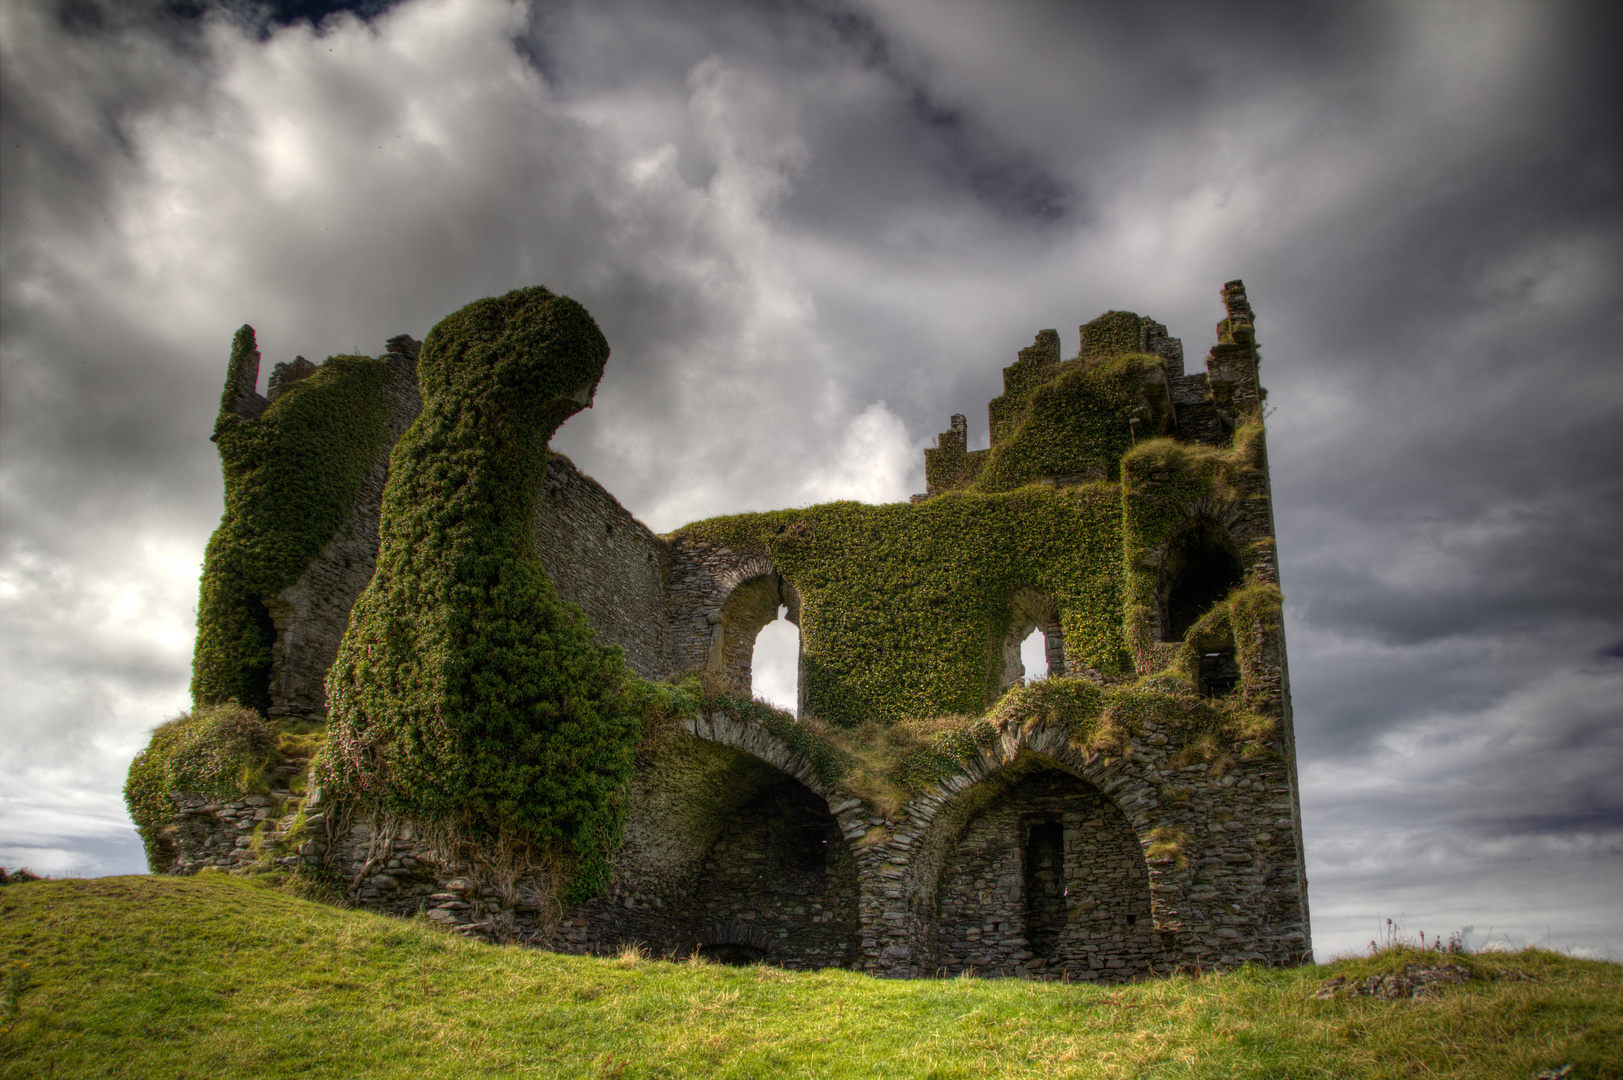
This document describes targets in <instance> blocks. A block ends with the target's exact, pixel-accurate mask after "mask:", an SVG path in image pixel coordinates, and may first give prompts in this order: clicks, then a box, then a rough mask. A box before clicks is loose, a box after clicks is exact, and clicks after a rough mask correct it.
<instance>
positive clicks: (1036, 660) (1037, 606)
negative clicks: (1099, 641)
mask: <svg viewBox="0 0 1623 1080" xmlns="http://www.w3.org/2000/svg"><path fill="white" fill-rule="evenodd" d="M1063 674H1065V632H1064V631H1063V630H1061V629H1060V625H1059V606H1058V605H1057V604H1055V603H1054V600H1053V598H1052V597H1050V596H1048V595H1047V594H1045V593H1040V592H1038V591H1037V590H1035V589H1028V588H1019V589H1016V590H1015V591H1014V594H1013V595H1012V596H1010V597H1009V630H1008V633H1007V634H1005V635H1004V638H1003V671H1002V673H1001V677H1000V679H999V680H998V687H999V691H1000V692H1001V691H1003V690H1007V689H1008V688H1009V687H1011V686H1014V685H1016V684H1017V683H1021V682H1030V681H1032V680H1033V679H1045V678H1047V677H1049V676H1050V675H1063Z"/></svg>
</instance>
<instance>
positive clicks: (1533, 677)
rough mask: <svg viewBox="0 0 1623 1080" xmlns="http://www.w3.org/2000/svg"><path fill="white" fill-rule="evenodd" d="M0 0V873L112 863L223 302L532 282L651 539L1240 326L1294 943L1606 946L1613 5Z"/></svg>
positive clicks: (160, 657) (122, 868) (1616, 856)
mask: <svg viewBox="0 0 1623 1080" xmlns="http://www.w3.org/2000/svg"><path fill="white" fill-rule="evenodd" d="M331 7H332V6H331V5H323V4H309V3H304V4H299V3H283V4H281V5H275V4H271V5H249V4H220V3H208V2H206V0H195V2H194V0H170V2H168V3H151V2H148V3H144V4H143V3H131V2H118V3H114V2H112V0H61V2H60V3H54V4H53V3H50V2H47V0H15V2H11V0H8V2H7V3H5V4H4V5H3V6H0V50H3V52H0V77H3V79H4V84H3V88H0V89H3V97H0V125H3V136H4V139H3V146H0V155H3V156H0V225H3V237H0V358H3V369H0V372H3V374H0V378H3V382H0V603H3V627H0V679H3V683H0V709H3V712H0V862H3V863H5V864H6V865H8V866H16V865H19V864H22V865H28V866H30V867H32V868H33V869H34V870H36V871H39V872H43V873H51V874H79V875H91V874H108V873H124V872H135V871H139V870H141V869H143V863H142V859H141V854H140V846H139V843H138V842H137V840H136V837H135V835H134V831H133V829H132V827H131V826H130V824H129V821H128V818H127V817H126V815H125V812H124V808H123V804H122V800H121V797H120V787H121V785H122V782H123V777H124V772H125V769H126V767H127V765H128V762H129V759H130V757H131V756H132V755H133V754H134V753H135V751H136V750H137V749H138V748H139V747H140V746H141V745H143V743H144V741H145V738H146V733H147V731H148V730H149V729H150V728H151V727H152V726H153V725H155V724H157V723H159V722H161V721H162V720H164V719H166V718H168V717H170V716H172V715H174V714H175V713H176V712H177V711H179V710H180V709H182V708H184V707H185V705H186V704H187V698H186V686H187V680H188V674H189V663H190V651H191V641H192V635H193V629H194V620H195V610H196V609H195V604H196V588H197V577H198V571H199V567H200V563H201V559H202V552H203V545H204V543H205V542H206V540H207V538H208V535H209V533H210V531H211V530H212V529H213V527H214V525H215V524H216V523H217V521H218V519H219V514H220V509H221V484H220V476H219V466H218V459H217V458H216V456H215V452H214V448H213V446H212V445H211V444H210V442H209V440H208V435H209V432H210V430H211V428H212V424H213V419H214V413H215V409H216V403H217V401H218V395H219V391H220V386H221V383H222V380H223V378H224V373H225V361H226V356H227V351H228V348H229V345H230V341H231V335H232V332H233V331H234V330H235V329H236V328H237V327H238V326H239V325H241V324H242V323H244V322H247V323H251V324H252V325H253V326H254V327H255V328H256V330H257V331H258V334H259V342H260V346H261V349H262V350H263V352H264V354H265V368H264V372H263V373H262V374H268V372H269V368H270V365H271V364H272V363H274V362H275V361H278V360H286V359H291V358H292V357H293V356H294V355H295V354H303V355H305V356H308V357H310V358H312V359H316V360H319V359H320V358H322V357H324V356H327V355H329V354H333V353H342V352H355V351H361V352H367V353H377V352H379V351H381V350H382V348H383V343H384V341H385V339H386V338H388V337H389V336H391V335H393V334H396V333H400V332H408V333H410V334H412V335H414V336H416V337H419V338H420V337H422V336H423V335H424V334H425V333H426V332H427V330H428V329H429V327H430V326H432V325H433V323H434V322H435V321H437V320H438V319H439V318H440V317H442V316H443V315H445V314H447V313H449V312H451V311H453V310H455V309H456V308H458V307H460V306H461V305H463V304H465V303H467V302H468V301H470V300H473V299H476V298H478V297H481V296H486V295H491V294H496V293H501V292H505V291H507V290H509V289H512V288H515V287H519V286H523V285H531V284H545V285H547V286H548V287H550V288H552V289H554V290H555V291H559V292H563V293H567V294H568V295H570V296H573V297H575V298H576V299H578V300H580V301H581V302H583V303H584V304H585V305H586V306H587V307H588V309H589V310H590V311H591V312H592V314H593V315H594V316H595V317H596V319H597V321H598V323H599V325H600V326H601V327H602V328H603V330H604V333H605V334H606V335H607V337H608V339H609V342H610V344H611V346H612V349H613V355H612V357H611V359H610V361H609V368H608V372H607V374H606V375H605V377H604V379H603V383H602V385H601V388H600V390H599V393H598V396H597V401H596V405H595V408H593V409H592V410H591V411H589V412H586V413H583V414H581V415H580V416H578V417H576V418H575V419H573V420H571V421H570V422H569V423H568V424H567V425H566V426H565V427H564V429H563V430H562V431H561V432H560V434H559V436H558V438H557V440H556V442H555V445H556V446H557V447H558V448H559V449H561V450H563V451H564V452H565V453H567V454H569V455H571V456H572V457H573V458H574V460H575V461H576V462H577V463H578V464H579V465H580V466H581V467H582V468H583V469H584V470H585V471H587V472H588V473H590V474H591V475H593V476H595V477H596V478H597V479H598V480H599V481H601V482H602V483H603V484H605V485H606V486H607V487H608V488H609V490H611V491H612V492H614V493H615V494H616V495H617V496H618V497H619V498H620V499H621V501H622V502H623V503H625V505H626V506H627V507H628V508H629V509H631V510H632V511H633V512H634V513H636V514H637V515H638V516H639V517H641V518H642V520H644V521H645V522H647V523H648V524H649V525H650V526H651V527H653V528H654V529H656V530H661V531H663V530H668V529H670V528H673V527H675V526H677V525H680V524H682V523H683V522H686V521H689V520H693V519H696V518H700V517H705V516H708V515H712V514H717V513H726V512H733V511H741V510H754V509H767V508H772V507H780V506H792V505H804V504H808V503H812V502H819V501H825V500H828V499H833V498H856V499H862V500H867V501H875V502H879V501H894V500H899V499H904V498H906V497H907V495H908V494H910V493H911V492H915V491H921V490H923V475H922V455H921V453H920V452H921V450H922V449H923V448H924V447H925V446H928V445H933V440H934V436H935V434H936V433H937V432H940V431H942V430H943V429H945V427H946V426H947V418H948V416H949V414H951V413H954V412H963V413H966V414H968V416H969V423H970V439H971V443H970V445H971V447H972V448H975V447H980V446H985V445H986V442H987V437H988V436H987V430H986V412H985V405H986V402H987V400H988V399H989V398H991V397H993V396H994V395H996V394H997V393H998V392H999V390H1000V379H999V372H1000V369H1001V368H1002V367H1003V366H1005V365H1007V364H1009V363H1011V362H1012V361H1013V360H1014V357H1015V352H1016V350H1018V349H1019V348H1021V347H1023V346H1025V345H1027V344H1029V343H1030V342H1031V339H1032V336H1033V335H1034V334H1035V333H1036V332H1037V331H1038V330H1041V329H1043V328H1046V327H1057V328H1058V329H1059V330H1060V333H1061V337H1062V341H1064V342H1065V344H1066V346H1067V348H1073V349H1074V347H1075V342H1076V327H1077V326H1078V324H1080V323H1082V322H1085V321H1087V320H1088V319H1091V318H1092V317H1094V316H1096V315H1098V314H1100V313H1101V312H1104V311H1106V310H1109V309H1129V310H1133V311H1137V312H1140V313H1142V314H1148V315H1151V316H1153V317H1155V318H1157V319H1159V320H1161V321H1162V322H1165V323H1167V324H1168V326H1169V328H1170V329H1171V331H1172V333H1174V334H1175V335H1179V336H1181V337H1182V338H1183V339H1184V344H1185V350H1186V354H1187V355H1189V357H1190V359H1191V362H1192V363H1196V364H1198V360H1199V357H1200V356H1202V355H1203V354H1204V352H1205V349H1206V347H1207V346H1209V345H1210V344H1211V343H1212V342H1213V341H1214V340H1215V337H1214V332H1213V329H1212V328H1213V326H1214V324H1215V323H1216V321H1217V320H1218V318H1219V317H1220V316H1221V314H1222V310H1221V306H1220V304H1219V300H1218V290H1219V288H1220V286H1221V285H1222V284H1223V282H1225V281H1227V280H1229V279H1232V278H1242V279H1244V281H1245V283H1246V285H1247V287H1248V290H1249V293H1250V297H1251V301H1252V304H1253V306H1254V307H1255V309H1256V311H1257V317H1258V323H1257V326H1258V338H1259V341H1260V343H1261V349H1262V355H1263V369H1262V374H1263V380H1264V382H1265V384H1266V385H1267V386H1268V388H1269V390H1270V397H1269V403H1270V405H1271V406H1272V412H1271V413H1270V415H1269V417H1268V425H1269V445H1270V450H1271V455H1272V463H1273V485H1274V496H1275V502H1276V517H1277V521H1278V527H1279V552H1280V560H1281V566H1282V571H1281V572H1282V577H1283V584H1284V589H1285V596H1286V623H1287V640H1288V644H1289V650H1290V662H1291V678H1292V687H1293V692H1294V700H1295V708H1296V732H1297V742H1298V747H1299V755H1300V756H1299V771H1300V778H1301V785H1302V807H1303V813H1304V819H1305V820H1304V827H1305V830H1306V836H1307V859H1308V873H1309V879H1310V901H1311V906H1312V916H1313V928H1314V938H1315V944H1316V946H1317V950H1318V954H1319V956H1320V958H1321V959H1322V958H1325V957H1328V956H1330V955H1334V954H1335V953H1338V952H1342V951H1346V950H1350V949H1356V948H1359V947H1361V946H1363V945H1364V944H1365V943H1366V942H1367V941H1368V940H1369V939H1370V938H1371V937H1374V936H1376V934H1377V931H1378V928H1379V927H1380V926H1381V925H1382V924H1381V921H1380V920H1382V919H1384V918H1387V917H1390V918H1393V919H1396V920H1399V922H1400V923H1401V924H1402V926H1403V927H1404V928H1405V929H1406V930H1408V931H1410V932H1411V933H1413V932H1416V931H1420V930H1424V931H1425V932H1426V933H1427V934H1428V935H1431V934H1441V935H1443V936H1444V937H1446V936H1447V935H1448V934H1449V933H1450V932H1452V931H1460V930H1468V931H1469V940H1470V941H1471V942H1472V943H1474V944H1477V945H1481V944H1484V943H1486V942H1489V941H1492V942H1494V943H1506V944H1512V945H1518V944H1522V943H1526V942H1535V943H1539V944H1545V943H1548V944H1550V945H1551V946H1553V947H1556V948H1561V949H1573V950H1578V951H1581V952H1584V953H1586V954H1592V955H1602V956H1607V955H1609V956H1612V957H1614V958H1618V957H1623V903H1620V902H1619V901H1618V899H1617V897H1618V896H1623V542H1620V539H1619V535H1618V533H1619V526H1620V524H1623V479H1620V466H1623V355H1620V347H1619V341H1620V340H1623V303H1620V300H1623V197H1620V196H1623V115H1620V112H1623V110H1620V109H1619V104H1618V103H1619V102H1623V77H1620V74H1619V73H1620V70H1623V65H1618V64H1617V62H1616V61H1617V57H1618V55H1619V53H1620V48H1619V47H1620V45H1623V33H1620V31H1623V20H1620V17H1619V11H1620V10H1623V9H1619V8H1618V7H1617V6H1616V5H1606V4H1584V3H1559V2H1553V0H1536V2H1528V3H1497V2H1492V0H1470V2H1459V3H1441V2H1438V3H1427V2H1418V0H1414V2H1403V3H1396V2H1393V3H1354V2H1334V3H1321V4H1312V3H1219V2H1204V0H1203V2H1190V3H1135V4H1126V3H1094V4H1089V3H1079V2H1059V3H1035V2H1029V3H1016V2H1012V0H999V2H997V3H957V2H949V0H928V2H926V0H775V2H767V3H762V2H757V0H738V2H736V3H733V2H727V0H703V2H698V0H686V2H684V0H676V2H669V0H661V2H654V0H641V2H638V0H591V2H582V3H579V4H571V3H568V2H556V3H552V2H543V0H537V2H535V3H533V4H530V5H528V6H526V5H523V4H510V3H506V2H503V0H405V2H402V3H398V4H394V5H389V4H386V3H379V2H371V3H364V4H359V5H352V7H353V10H351V11H342V10H339V11H333V10H331Z"/></svg>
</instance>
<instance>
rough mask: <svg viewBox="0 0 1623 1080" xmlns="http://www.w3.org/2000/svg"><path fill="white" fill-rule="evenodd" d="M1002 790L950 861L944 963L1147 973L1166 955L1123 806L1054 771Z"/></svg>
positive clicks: (942, 887) (1049, 974)
mask: <svg viewBox="0 0 1623 1080" xmlns="http://www.w3.org/2000/svg"><path fill="white" fill-rule="evenodd" d="M989 782H992V781H989ZM1005 783H1006V785H1007V786H1006V787H1005V788H1004V790H1003V791H1002V792H1000V793H998V794H995V795H993V796H992V797H991V798H990V799H989V800H988V802H987V803H986V805H985V808H984V809H982V810H981V812H980V813H979V814H977V815H976V816H974V817H973V818H971V819H970V820H969V822H968V824H967V825H966V826H965V827H964V829H963V831H962V833H961V834H960V835H959V836H958V838H957V840H956V842H955V843H954V844H953V845H952V847H951V849H950V851H949V852H948V854H947V855H946V858H945V861H944V863H943V867H942V872H941V878H940V884H939V886H938V889H937V893H936V896H937V905H938V918H937V923H936V943H937V946H936V947H937V965H938V967H939V968H940V969H941V970H942V972H943V973H944V974H947V975H956V974H959V973H961V972H965V971H971V970H972V971H974V972H975V973H977V974H986V975H1029V976H1032V977H1035V978H1040V979H1050V978H1052V979H1058V978H1066V979H1070V980H1073V981H1076V980H1082V981H1104V982H1120V981H1123V980H1125V979H1130V978H1132V977H1134V976H1136V975H1139V974H1142V973H1145V972H1147V971H1149V970H1150V965H1151V964H1152V963H1154V962H1155V961H1156V960H1158V959H1159V958H1160V953H1161V941H1160V937H1159V935H1158V934H1156V933H1155V930H1154V926H1153V922H1152V919H1151V906H1150V886H1149V869H1148V867H1147V866H1146V864H1145V862H1144V854H1143V850H1142V848H1141V847H1140V845H1139V841H1138V837H1137V835H1136V834H1135V833H1134V831H1133V828H1132V826H1131V825H1130V824H1129V823H1128V821H1127V819H1126V817H1125V816H1124V815H1123V814H1122V812H1121V810H1120V809H1119V808H1117V806H1116V804H1115V803H1114V802H1112V801H1111V800H1110V799H1109V798H1108V797H1107V796H1106V795H1105V794H1104V793H1103V792H1101V791H1099V789H1098V788H1096V787H1094V786H1093V785H1091V784H1089V783H1087V782H1086V781H1084V780H1080V779H1078V778H1076V777H1074V776H1072V775H1070V774H1069V773H1066V772H1061V771H1059V770H1057V769H1039V770H1036V771H1032V772H1027V773H1025V774H1024V775H1022V776H1020V777H1018V778H1016V779H1012V780H1009V781H1005Z"/></svg>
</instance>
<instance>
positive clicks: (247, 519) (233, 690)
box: [192, 326, 388, 712]
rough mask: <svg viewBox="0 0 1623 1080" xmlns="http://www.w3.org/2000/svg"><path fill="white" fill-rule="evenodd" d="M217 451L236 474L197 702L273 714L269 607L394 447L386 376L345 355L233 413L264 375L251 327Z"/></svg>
mask: <svg viewBox="0 0 1623 1080" xmlns="http://www.w3.org/2000/svg"><path fill="white" fill-rule="evenodd" d="M231 352H232V359H231V375H230V378H229V379H228V380H227V383H226V392H225V396H224V400H223V401H222V403H221V411H220V415H219V419H218V421H217V422H216V424H215V432H214V441H215V442H216V443H217V444H218V445H219V449H220V461H221V465H222V469H223V471H224V474H225V514H224V516H223V517H222V518H221V519H220V526H219V528H218V529H216V530H215V532H214V535H213V536H212V537H211V538H210V539H209V543H208V548H207V549H206V551H205V553H204V556H203V579H202V586H201V589H200V592H199V597H198V611H197V645H196V650H195V652H194V653H193V658H192V701H193V703H194V704H195V705H197V706H205V705H213V704H218V703H221V702H225V701H237V702H240V703H242V704H243V705H246V706H249V707H251V708H255V709H258V710H260V711H261V712H263V711H264V710H265V709H267V708H268V707H269V706H270V699H269V689H268V687H269V676H270V666H271V644H272V642H273V641H274V639H275V631H274V629H273V627H272V626H271V623H270V616H269V614H268V613H267V612H266V609H265V600H266V598H267V597H270V596H273V595H275V594H276V593H277V592H279V591H281V590H282V589H284V588H286V587H287V586H288V585H291V584H293V582H295V581H296V580H298V577H299V575H300V574H301V573H303V572H304V569H305V567H307V566H309V564H310V561H311V560H312V559H314V558H315V557H316V555H317V554H319V553H320V551H321V549H322V547H323V546H324V545H325V544H326V543H327V541H328V540H329V539H330V538H331V537H332V535H333V533H334V532H335V531H337V529H338V528H339V526H340V525H342V524H343V521H344V518H345V516H346V515H347V514H348V513H349V510H350V507H351V506H352V505H353V504H354V502H355V495H356V492H357V491H359V489H360V485H361V481H362V479H363V478H364V477H365V476H366V472H367V470H368V469H369V468H371V466H372V464H373V463H374V462H375V461H376V460H377V459H378V455H379V454H380V453H381V452H382V450H383V448H384V446H385V445H386V443H387V439H388V403H387V401H386V400H385V397H384V393H383V389H384V380H385V377H386V374H387V368H386V366H385V364H384V362H383V361H381V360H376V359H373V358H371V357H365V356H334V357H330V358H329V359H328V360H327V362H326V363H324V364H322V365H321V366H320V368H318V369H317V370H316V371H315V373H314V374H312V375H310V376H309V377H308V378H305V379H303V380H301V381H299V382H296V383H294V384H292V385H291V386H289V387H287V388H286V390H284V391H283V392H282V393H281V394H280V395H279V396H278V397H277V398H276V400H275V401H273V402H271V404H270V406H269V407H268V408H266V409H265V410H264V412H263V413H262V414H261V415H259V416H258V417H255V418H253V419H244V418H242V417H240V416H238V415H237V414H236V413H234V412H233V411H231V404H232V397H233V390H234V388H235V386H236V385H238V380H239V378H240V377H241V376H242V375H243V374H244V373H245V372H247V373H248V378H247V382H248V383H249V385H251V384H252V374H251V372H252V371H257V369H258V364H259V352H258V349H257V348H256V347H255V344H254V331H253V328H252V327H249V326H244V327H243V328H242V329H241V330H238V331H237V335H236V339H235V340H234V341H233V343H232V348H231Z"/></svg>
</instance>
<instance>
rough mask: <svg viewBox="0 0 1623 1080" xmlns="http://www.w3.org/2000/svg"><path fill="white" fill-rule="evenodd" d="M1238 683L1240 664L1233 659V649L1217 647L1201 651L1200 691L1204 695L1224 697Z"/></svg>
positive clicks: (1230, 692) (1231, 691)
mask: <svg viewBox="0 0 1623 1080" xmlns="http://www.w3.org/2000/svg"><path fill="white" fill-rule="evenodd" d="M1238 685H1240V665H1239V664H1237V663H1235V661H1234V650H1233V649H1219V650H1217V651H1216V652H1208V653H1202V654H1201V657H1200V692H1201V693H1202V694H1203V695H1205V696H1206V697H1226V696H1228V695H1229V694H1232V693H1234V688H1235V687H1236V686H1238Z"/></svg>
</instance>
